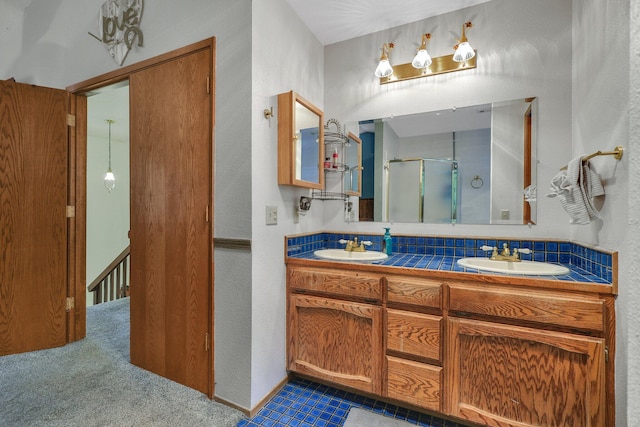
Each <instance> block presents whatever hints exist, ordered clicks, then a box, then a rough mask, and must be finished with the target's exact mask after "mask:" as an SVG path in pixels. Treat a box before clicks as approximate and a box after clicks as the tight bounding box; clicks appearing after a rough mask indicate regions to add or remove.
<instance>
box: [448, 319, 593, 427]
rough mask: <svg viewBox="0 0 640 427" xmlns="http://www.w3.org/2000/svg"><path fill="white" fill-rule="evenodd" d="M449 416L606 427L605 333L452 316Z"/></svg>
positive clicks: (514, 423) (508, 422)
mask: <svg viewBox="0 0 640 427" xmlns="http://www.w3.org/2000/svg"><path fill="white" fill-rule="evenodd" d="M448 327H449V339H450V341H449V345H448V351H449V355H448V358H447V360H448V361H449V364H448V365H447V369H448V371H447V375H448V384H449V385H450V387H449V389H448V392H449V393H450V394H449V399H448V402H449V411H448V412H449V413H450V414H451V415H454V416H456V417H460V418H463V419H467V420H471V421H473V422H476V423H479V424H485V425H500V426H547V425H553V426H604V424H605V423H604V420H605V392H604V390H605V387H604V386H605V383H604V373H605V367H604V364H605V357H604V356H605V345H604V340H603V339H602V338H591V337H586V336H580V335H573V334H565V333H559V332H550V331H542V330H536V329H530V328H523V327H517V326H510V325H501V324H494V323H488V322H480V321H475V320H463V319H455V318H450V319H449V322H448Z"/></svg>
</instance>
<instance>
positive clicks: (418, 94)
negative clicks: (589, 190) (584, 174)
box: [325, 0, 572, 238]
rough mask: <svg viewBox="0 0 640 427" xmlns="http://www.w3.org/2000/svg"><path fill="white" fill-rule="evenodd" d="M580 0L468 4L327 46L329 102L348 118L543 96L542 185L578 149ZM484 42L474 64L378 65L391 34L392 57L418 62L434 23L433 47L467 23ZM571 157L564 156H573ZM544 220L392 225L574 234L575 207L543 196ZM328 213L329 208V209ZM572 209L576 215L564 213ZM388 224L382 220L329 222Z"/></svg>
mask: <svg viewBox="0 0 640 427" xmlns="http://www.w3.org/2000/svg"><path fill="white" fill-rule="evenodd" d="M571 3H572V2H571V0H562V1H558V0H539V1H528V0H495V1H491V2H487V3H483V4H481V5H478V6H474V7H470V8H467V9H463V10H461V11H457V12H453V13H449V14H445V15H441V16H438V17H434V18H429V19H426V20H422V21H418V22H415V23H412V24H407V25H403V26H400V27H396V28H393V29H391V30H388V31H381V32H378V33H373V34H370V35H366V36H362V37H358V38H355V39H352V40H347V41H344V42H340V43H335V44H332V45H329V46H327V47H326V49H325V55H326V56H325V81H327V82H331V84H330V85H326V86H325V87H326V90H325V106H326V108H325V111H326V113H327V114H328V115H330V116H333V117H336V118H337V119H338V120H341V121H343V122H350V121H357V120H364V119H371V118H379V117H388V116H391V115H401V114H408V113H415V112H422V111H432V110H441V109H445V108H452V107H453V106H457V107H462V106H466V105H475V104H483V103H489V102H493V101H506V100H511V99H516V98H525V97H530V96H538V97H539V99H540V102H539V129H540V132H539V135H538V138H539V143H540V145H539V148H538V159H539V160H540V162H539V164H538V176H539V178H540V180H539V186H540V187H541V188H542V191H544V188H546V187H547V185H546V183H548V182H549V181H550V180H551V178H552V177H553V175H555V173H557V171H558V169H559V168H560V167H561V166H563V165H564V164H565V163H566V162H567V161H568V160H569V159H570V158H571V17H572V15H571ZM469 19H472V20H473V28H472V29H471V30H470V31H469V32H468V33H467V36H468V38H469V41H470V43H471V44H472V46H473V47H474V48H476V49H477V50H478V59H477V62H478V65H477V68H476V69H474V70H468V71H464V72H458V73H450V74H444V75H440V76H434V77H429V78H424V79H417V80H410V81H406V82H399V83H392V84H387V85H383V86H381V85H379V83H378V81H377V79H376V78H375V76H374V75H373V70H374V68H375V66H376V62H377V60H378V58H379V54H380V48H381V46H382V44H383V43H384V42H394V43H395V46H396V47H395V48H394V49H393V51H392V52H391V58H390V59H391V63H392V64H394V63H406V62H410V61H411V58H412V57H413V54H414V53H415V48H416V47H417V46H418V45H419V42H420V35H421V34H422V33H425V32H430V33H432V38H431V42H430V53H431V55H432V56H441V55H449V54H451V53H452V46H453V45H454V44H455V43H456V40H455V35H456V34H458V35H459V33H460V31H461V26H462V23H463V22H465V21H466V20H469ZM563 162H564V163H563ZM538 200H539V201H538V220H539V221H538V222H539V224H540V225H538V226H535V227H531V228H530V227H527V226H516V225H509V226H497V225H496V226H491V227H489V228H487V227H486V226H479V225H475V226H474V225H466V224H465V225H462V224H457V225H455V226H452V225H410V224H394V225H393V227H392V230H391V231H392V233H393V232H394V231H395V232H396V233H429V234H433V233H437V234H445V235H462V234H465V235H466V234H471V235H474V234H475V235H478V234H481V235H496V236H513V237H553V238H567V237H568V231H567V229H568V227H567V226H566V225H567V224H568V220H569V218H568V216H566V213H565V212H564V210H563V209H562V208H561V207H560V205H559V203H558V202H557V200H552V199H549V200H541V198H538ZM325 217H329V214H328V213H327V214H326V215H325ZM558 218H566V220H567V222H566V223H563V221H558V220H557V219H558ZM347 227H348V228H349V229H352V230H358V231H373V232H380V224H379V223H378V224H376V223H373V224H372V223H368V224H367V223H361V224H348V225H346V224H345V223H344V222H341V221H337V220H336V221H332V222H330V223H326V224H325V228H330V229H344V228H347Z"/></svg>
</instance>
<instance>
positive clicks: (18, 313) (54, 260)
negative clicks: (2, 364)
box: [0, 81, 68, 355]
mask: <svg viewBox="0 0 640 427" xmlns="http://www.w3.org/2000/svg"><path fill="white" fill-rule="evenodd" d="M66 105H67V93H66V92H65V91H63V90H58V89H50V88H43V87H36V86H32V85H25V84H20V83H14V82H10V81H6V82H2V81H0V355H6V354H12V353H21V352H26V351H32V350H39V349H44V348H51V347H59V346H63V345H65V344H66V342H67V311H66V296H67V215H66V205H67V179H68V173H67V172H68V166H67V159H68V151H67V119H66V109H67V106H66Z"/></svg>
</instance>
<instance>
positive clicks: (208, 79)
mask: <svg viewBox="0 0 640 427" xmlns="http://www.w3.org/2000/svg"><path fill="white" fill-rule="evenodd" d="M207 93H209V94H210V93H211V77H210V76H207Z"/></svg>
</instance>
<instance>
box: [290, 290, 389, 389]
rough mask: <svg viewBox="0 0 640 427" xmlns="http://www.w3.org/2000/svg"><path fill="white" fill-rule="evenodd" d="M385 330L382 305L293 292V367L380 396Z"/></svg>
mask: <svg viewBox="0 0 640 427" xmlns="http://www.w3.org/2000/svg"><path fill="white" fill-rule="evenodd" d="M381 331H382V309H381V308H380V307H376V306H372V305H368V304H359V303H354V302H346V301H340V300H335V299H329V298H319V297H314V296H306V295H291V296H290V298H289V328H288V346H289V351H288V355H289V360H288V368H289V369H290V370H292V371H295V372H299V373H302V374H307V375H312V376H315V377H317V378H320V379H324V380H327V381H331V382H334V383H338V384H342V385H346V386H349V387H353V388H356V389H359V390H363V391H366V392H370V393H378V394H379V393H381V388H382V332H381Z"/></svg>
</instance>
